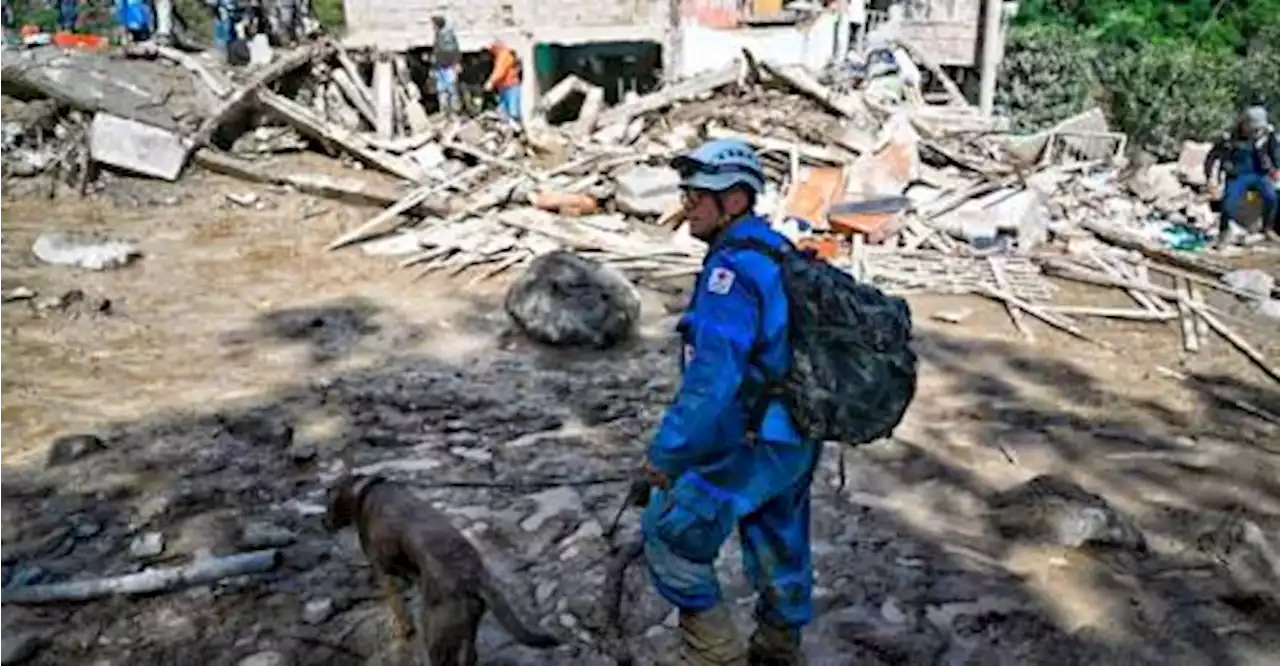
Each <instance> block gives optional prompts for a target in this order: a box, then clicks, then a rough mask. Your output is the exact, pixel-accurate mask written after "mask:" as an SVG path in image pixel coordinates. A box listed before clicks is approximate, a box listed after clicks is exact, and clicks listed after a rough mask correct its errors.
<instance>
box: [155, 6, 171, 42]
mask: <svg viewBox="0 0 1280 666" xmlns="http://www.w3.org/2000/svg"><path fill="white" fill-rule="evenodd" d="M154 5H155V14H156V34H155V40H156V43H158V44H162V45H164V46H169V45H171V44H173V0H155V3H154Z"/></svg>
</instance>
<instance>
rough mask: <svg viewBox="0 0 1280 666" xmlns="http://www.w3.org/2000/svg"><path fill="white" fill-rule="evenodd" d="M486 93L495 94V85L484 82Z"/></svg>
mask: <svg viewBox="0 0 1280 666" xmlns="http://www.w3.org/2000/svg"><path fill="white" fill-rule="evenodd" d="M484 91H485V92H493V84H492V83H489V82H488V81H485V82H484Z"/></svg>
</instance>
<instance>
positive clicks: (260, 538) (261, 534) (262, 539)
mask: <svg viewBox="0 0 1280 666" xmlns="http://www.w3.org/2000/svg"><path fill="white" fill-rule="evenodd" d="M297 539H298V535H297V533H295V532H294V531H293V530H291V529H289V528H287V527H281V526H279V525H276V524H275V523H270V522H267V521H262V520H254V521H250V522H247V523H245V524H244V527H242V528H240V538H239V539H237V543H236V545H237V546H239V547H240V549H241V550H261V549H263V548H280V547H282V546H288V545H289V544H292V543H293V542H294V541H297Z"/></svg>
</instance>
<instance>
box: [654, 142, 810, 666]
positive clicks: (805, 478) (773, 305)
mask: <svg viewBox="0 0 1280 666" xmlns="http://www.w3.org/2000/svg"><path fill="white" fill-rule="evenodd" d="M673 166H674V167H675V168H676V169H677V170H678V171H679V172H680V173H681V181H680V188H681V192H682V196H683V202H684V214H685V219H686V221H687V223H688V224H689V229H690V231H691V232H692V234H693V235H694V236H695V237H697V238H699V239H701V240H703V241H705V242H707V243H708V244H709V245H710V249H709V251H708V253H707V258H706V260H705V261H704V262H703V267H702V272H701V274H700V275H699V276H698V279H697V282H696V283H695V285H696V286H695V291H694V296H693V300H692V302H691V303H690V304H689V306H688V309H687V310H686V311H685V313H684V316H683V318H682V319H681V321H680V325H679V330H680V332H681V334H682V336H683V339H684V348H683V349H684V351H683V355H682V366H683V382H682V384H681V387H680V391H679V393H678V394H677V396H676V398H675V401H674V402H673V403H672V405H671V407H670V408H669V409H668V410H667V413H666V416H665V417H664V418H663V421H662V424H661V426H660V428H659V430H658V432H657V434H656V436H655V437H654V439H653V441H652V442H651V443H650V445H649V448H648V453H647V458H646V461H645V464H644V467H643V469H642V473H643V474H644V476H646V477H647V478H648V480H649V483H650V484H651V485H652V486H653V487H654V489H655V490H654V492H653V496H652V497H651V498H650V501H649V503H648V505H647V507H646V509H645V511H644V514H643V516H642V518H641V524H642V527H643V534H644V545H645V555H646V559H647V560H648V566H649V571H650V575H651V578H652V580H653V583H654V586H655V587H656V588H657V591H658V593H659V594H661V595H662V597H663V598H665V599H666V600H667V601H669V602H671V603H672V604H674V605H675V606H676V607H677V608H679V613H680V615H679V617H680V623H679V635H680V642H681V648H680V662H679V663H684V664H693V665H696V666H711V665H715V664H741V663H750V664H796V663H799V661H800V633H801V627H802V626H804V625H805V624H807V623H808V622H809V621H810V619H811V616H812V607H811V595H812V591H813V569H812V560H811V553H810V542H809V510H810V509H809V502H810V498H809V495H810V493H809V486H810V483H811V482H812V480H813V473H814V469H815V467H816V465H817V461H818V456H819V453H820V448H819V446H818V445H816V444H815V443H814V442H812V441H808V440H806V439H805V438H804V437H803V436H802V435H801V434H800V432H799V430H798V429H797V427H796V425H795V423H794V422H793V420H792V418H791V416H790V415H789V414H788V412H787V408H786V407H785V406H784V405H783V404H782V403H781V402H780V401H779V400H777V399H776V398H773V397H763V396H764V395H765V394H764V391H763V390H762V388H761V387H762V386H763V381H764V379H763V378H764V377H765V376H766V375H765V372H768V373H769V376H780V375H781V374H782V373H785V372H786V371H787V368H788V365H789V363H790V358H791V356H790V353H791V352H790V347H789V342H788V336H787V330H788V328H787V326H788V314H787V297H786V293H785V291H784V287H783V281H782V275H781V269H780V267H779V266H778V265H777V264H775V263H773V262H772V261H771V260H770V259H769V258H768V257H766V256H765V255H763V254H761V253H760V252H757V251H753V250H750V249H745V248H743V247H741V246H739V245H738V244H739V243H742V242H743V241H744V240H748V239H756V240H758V241H759V242H762V243H764V244H766V245H768V246H769V247H771V248H775V249H776V248H782V247H784V246H785V244H786V240H785V239H784V238H783V237H782V236H781V235H780V234H778V233H777V232H775V231H774V230H773V229H771V228H770V226H769V222H768V221H767V220H765V219H764V218H762V217H760V216H758V215H756V214H755V213H754V207H755V202H756V198H757V197H758V196H759V195H760V194H761V192H762V191H763V190H764V183H765V177H764V171H763V166H762V164H761V162H760V159H759V157H757V155H756V154H755V152H754V151H753V150H752V149H751V148H750V147H749V146H747V145H746V144H745V143H742V142H739V141H733V140H719V141H712V142H710V143H707V144H705V145H703V146H702V147H700V148H698V149H697V150H694V151H693V152H691V153H689V154H687V155H684V156H682V157H679V158H677V159H676V160H675V161H674V162H673ZM757 398H761V399H759V400H757ZM749 430H750V431H751V432H752V433H756V434H753V435H749V434H748V431H749ZM735 526H736V527H737V530H738V533H739V537H740V538H741V540H742V552H743V560H744V568H745V571H746V574H747V577H748V579H749V580H750V581H751V584H752V586H753V587H754V588H755V589H756V590H757V592H758V593H759V601H758V602H757V606H756V609H755V618H756V629H755V632H754V633H753V634H752V635H751V637H750V641H749V645H748V646H743V645H742V644H741V641H740V639H739V635H738V633H737V630H736V629H735V627H734V623H733V620H732V618H731V617H730V612H729V608H728V606H727V605H726V604H725V603H724V601H723V599H722V598H721V591H720V584H719V581H718V580H717V578H716V571H715V561H716V558H717V556H718V555H719V552H720V548H721V546H722V545H723V544H724V543H725V541H726V540H727V539H728V538H729V536H730V534H731V533H732V532H733V530H734V528H735ZM744 648H745V649H744Z"/></svg>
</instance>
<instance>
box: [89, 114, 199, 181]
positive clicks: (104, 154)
mask: <svg viewBox="0 0 1280 666" xmlns="http://www.w3.org/2000/svg"><path fill="white" fill-rule="evenodd" d="M190 152H191V147H190V146H189V145H187V143H186V142H185V141H183V140H182V138H181V137H179V136H178V135H177V134H175V133H173V132H170V131H168V130H163V129H160V128H158V127H152V126H151V125H146V124H143V123H140V122H137V121H135V120H129V119H128V118H121V117H120V116H113V115H111V114H109V113H99V114H97V115H96V116H94V117H93V125H92V127H90V130H89V154H90V155H91V156H92V157H93V159H95V160H97V161H98V162H102V163H103V164H110V165H111V166H115V167H120V168H121V169H128V170H129V171H134V172H136V173H140V174H143V175H145V176H152V177H155V178H163V179H164V180H169V181H173V180H177V179H178V174H180V173H182V167H183V165H185V164H186V163H187V156H188V155H189V154H190Z"/></svg>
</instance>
